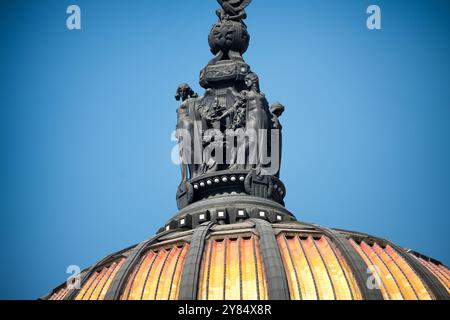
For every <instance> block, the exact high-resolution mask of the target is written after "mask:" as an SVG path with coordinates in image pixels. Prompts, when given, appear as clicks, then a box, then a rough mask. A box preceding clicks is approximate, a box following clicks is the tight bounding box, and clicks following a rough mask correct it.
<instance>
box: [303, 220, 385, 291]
mask: <svg viewBox="0 0 450 320" xmlns="http://www.w3.org/2000/svg"><path fill="white" fill-rule="evenodd" d="M311 226H313V227H315V228H316V229H318V230H320V231H321V232H323V234H324V235H326V236H327V237H328V238H329V239H330V240H331V241H332V242H333V243H334V245H335V246H336V247H337V248H338V250H339V251H340V252H341V254H342V255H343V256H344V259H345V260H346V261H347V264H348V266H349V268H350V270H351V271H352V273H353V275H354V276H355V278H356V282H357V284H358V287H359V290H360V292H361V295H362V298H363V300H383V295H382V293H381V290H380V289H378V288H374V289H372V290H371V289H369V288H368V287H367V283H366V278H367V266H366V263H365V262H364V260H363V259H362V258H361V256H360V255H359V254H358V252H357V251H356V250H355V248H353V246H352V245H351V244H350V242H349V241H348V240H347V238H346V237H345V236H344V235H342V234H340V233H339V232H337V231H334V230H332V229H329V228H326V227H321V226H318V225H314V224H313V225H311Z"/></svg>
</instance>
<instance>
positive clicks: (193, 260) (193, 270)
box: [179, 222, 215, 300]
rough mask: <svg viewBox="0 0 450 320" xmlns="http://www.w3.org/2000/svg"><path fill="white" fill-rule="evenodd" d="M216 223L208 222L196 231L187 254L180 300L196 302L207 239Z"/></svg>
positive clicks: (182, 275) (181, 281)
mask: <svg viewBox="0 0 450 320" xmlns="http://www.w3.org/2000/svg"><path fill="white" fill-rule="evenodd" d="M214 224H215V223H214V222H207V223H203V224H202V225H200V227H197V229H195V231H194V234H193V235H192V239H191V244H190V247H189V250H188V252H187V254H186V261H185V267H184V268H183V272H182V274H181V280H180V283H181V286H180V294H179V299H180V300H196V299H197V294H198V283H199V274H200V264H201V263H202V257H203V251H204V247H205V239H206V236H207V235H208V232H209V230H210V229H211V227H212V226H213V225H214Z"/></svg>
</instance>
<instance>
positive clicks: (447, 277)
mask: <svg viewBox="0 0 450 320" xmlns="http://www.w3.org/2000/svg"><path fill="white" fill-rule="evenodd" d="M413 257H414V258H415V259H417V260H419V261H420V263H422V264H423V265H424V266H425V267H426V268H427V269H428V270H429V271H430V272H431V273H432V274H433V275H434V276H435V277H436V278H437V279H438V280H439V282H440V283H441V284H442V285H443V286H444V287H445V288H446V289H447V292H449V293H450V273H449V271H448V269H447V268H446V267H444V266H443V265H437V264H435V263H433V262H431V261H427V260H425V259H423V258H420V257H416V256H414V255H413Z"/></svg>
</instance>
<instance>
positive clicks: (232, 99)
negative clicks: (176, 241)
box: [176, 0, 284, 208]
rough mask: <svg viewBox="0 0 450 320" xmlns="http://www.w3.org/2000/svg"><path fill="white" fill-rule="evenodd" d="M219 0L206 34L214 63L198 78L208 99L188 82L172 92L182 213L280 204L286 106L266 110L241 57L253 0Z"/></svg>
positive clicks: (254, 77) (256, 80) (254, 78)
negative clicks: (238, 196) (208, 203)
mask: <svg viewBox="0 0 450 320" xmlns="http://www.w3.org/2000/svg"><path fill="white" fill-rule="evenodd" d="M217 1H218V3H219V4H220V6H221V8H220V9H219V10H217V15H218V17H219V21H217V22H216V23H215V24H214V25H213V27H212V29H211V31H210V33H209V36H208V43H209V46H210V49H211V52H212V53H213V54H214V58H213V59H212V60H210V61H209V63H208V64H207V65H206V67H205V68H204V69H203V70H202V71H201V73H200V85H201V86H202V87H203V88H204V89H205V93H204V95H203V96H198V95H197V94H196V93H195V92H194V91H193V90H192V89H191V87H190V86H189V85H187V84H181V85H180V86H179V87H178V89H177V92H176V99H177V100H178V101H180V100H181V101H182V103H181V105H180V106H179V107H178V109H177V114H178V121H177V129H178V130H179V131H178V134H177V138H178V139H179V142H180V143H179V146H180V159H181V162H182V163H181V176H182V181H181V184H180V187H179V190H178V193H177V202H178V205H179V207H180V208H182V207H185V206H186V205H188V204H189V203H191V201H196V200H195V199H198V198H199V197H208V196H210V195H211V196H213V195H215V194H217V193H221V192H225V193H226V192H241V193H242V192H245V193H247V194H251V195H253V196H259V197H265V198H270V199H274V200H276V201H278V202H279V203H283V198H284V187H283V185H282V182H281V181H279V173H280V168H279V163H280V159H281V151H280V149H281V139H282V138H281V129H282V126H281V124H280V120H279V119H280V117H281V116H282V114H283V112H284V106H283V105H281V104H280V103H275V104H273V105H272V108H269V103H268V101H267V99H266V97H265V95H264V94H263V93H262V92H261V89H260V83H259V78H258V76H257V74H256V73H255V72H253V71H251V67H250V66H249V65H248V64H247V63H246V62H245V60H244V58H243V55H244V53H245V52H246V51H247V49H248V46H249V43H250V35H249V33H248V31H247V26H246V25H245V23H244V20H245V19H246V17H247V14H246V12H245V9H246V7H247V6H248V5H249V4H250V2H251V0H217ZM274 133H276V134H277V135H273V134H274ZM274 167H275V168H274ZM227 174H229V175H236V176H233V177H231V176H230V177H227V176H226V175H227ZM238 174H239V175H240V176H239V179H238V178H237V175H238ZM224 175H225V176H224ZM231 178H232V179H233V180H231ZM227 184H228V185H227ZM227 190H228V191H227Z"/></svg>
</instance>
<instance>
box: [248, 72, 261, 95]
mask: <svg viewBox="0 0 450 320" xmlns="http://www.w3.org/2000/svg"><path fill="white" fill-rule="evenodd" d="M245 86H246V87H247V89H248V90H254V91H256V92H259V91H260V90H259V78H258V75H257V74H256V73H254V72H251V73H249V74H248V75H246V76H245Z"/></svg>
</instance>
